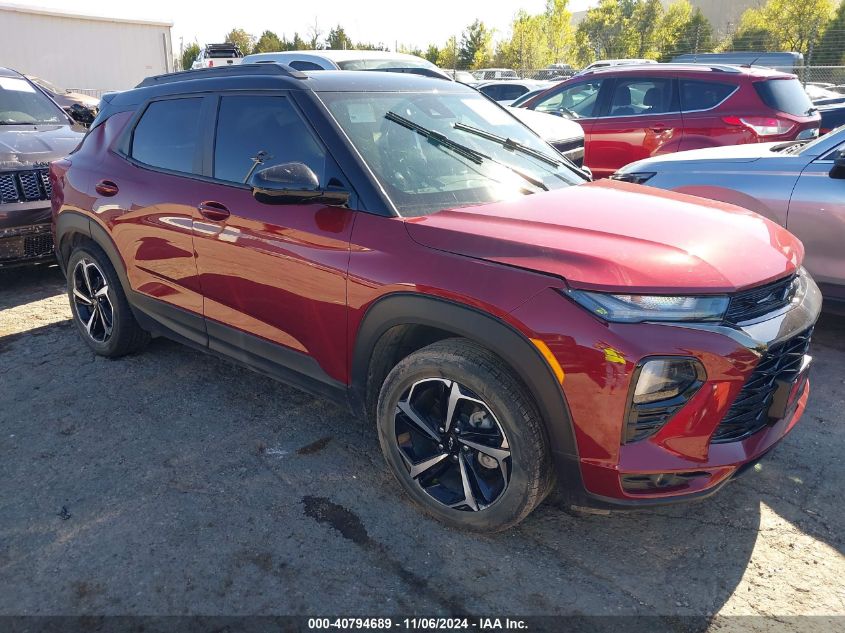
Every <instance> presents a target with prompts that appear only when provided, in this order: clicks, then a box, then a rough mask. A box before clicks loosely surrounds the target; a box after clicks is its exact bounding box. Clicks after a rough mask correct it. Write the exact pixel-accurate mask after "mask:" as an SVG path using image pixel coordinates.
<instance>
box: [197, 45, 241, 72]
mask: <svg viewBox="0 0 845 633" xmlns="http://www.w3.org/2000/svg"><path fill="white" fill-rule="evenodd" d="M243 58H244V54H243V53H242V52H241V49H239V48H238V46H237V44H228V43H226V44H206V45H205V48H203V49H202V50H201V51H200V54H199V57H197V58H196V60H194V63H193V64H191V69H192V70H196V69H198V68H216V67H218V66H232V65H235V64H240V63H241V62H242V61H243Z"/></svg>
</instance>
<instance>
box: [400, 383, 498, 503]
mask: <svg viewBox="0 0 845 633" xmlns="http://www.w3.org/2000/svg"><path fill="white" fill-rule="evenodd" d="M394 429H395V437H396V443H397V445H398V448H399V454H400V455H401V456H402V460H403V461H404V462H405V466H406V468H407V469H408V474H409V475H410V477H411V479H413V480H414V482H415V483H416V484H417V485H418V486H419V487H420V488H421V489H422V490H423V491H424V492H425V493H426V494H427V495H429V496H430V497H431V498H432V499H434V500H435V501H436V502H438V503H440V504H442V505H444V506H446V507H449V508H454V509H456V510H462V511H469V512H477V511H480V510H484V509H485V508H488V507H489V506H491V505H492V504H493V503H495V502H496V501H497V500H498V499H500V498H501V496H502V494H504V492H505V490H506V489H507V487H508V482H509V481H510V473H511V451H510V445H509V443H508V439H507V437H506V436H505V433H504V431H503V429H502V426H501V424H499V421H498V420H497V419H496V416H495V415H493V412H492V411H491V409H490V407H489V406H488V405H487V404H486V403H485V402H484V401H483V400H482V399H481V398H479V396H478V395H476V394H475V393H474V392H473V391H471V390H470V389H468V388H467V387H465V386H463V385H461V384H459V383H458V382H456V381H453V380H448V379H445V378H427V379H424V380H420V381H418V382H416V383H414V384H413V385H411V387H410V388H409V389H408V390H407V391H406V392H405V393H404V394H402V397H401V398H400V399H399V402H398V403H397V405H396V411H395V414H394Z"/></svg>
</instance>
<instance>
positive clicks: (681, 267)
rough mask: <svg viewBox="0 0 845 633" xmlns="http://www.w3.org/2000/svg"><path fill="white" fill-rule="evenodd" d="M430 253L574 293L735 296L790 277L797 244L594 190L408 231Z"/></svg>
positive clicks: (730, 210)
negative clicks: (510, 271)
mask: <svg viewBox="0 0 845 633" xmlns="http://www.w3.org/2000/svg"><path fill="white" fill-rule="evenodd" d="M406 226H407V228H408V232H409V233H410V235H411V238H412V239H414V240H415V241H416V242H418V243H420V244H422V245H425V246H427V247H430V248H434V249H438V250H442V251H447V252H451V253H456V254H460V255H465V256H468V257H473V258H477V259H482V260H487V261H492V262H498V263H501V264H505V265H509V266H516V267H520V268H526V269H530V270H536V271H539V272H543V273H548V274H551V275H555V276H558V277H562V278H564V279H566V281H567V282H568V283H569V284H570V285H571V286H572V287H574V288H583V289H593V290H620V289H625V290H626V291H631V292H635V291H636V292H658V293H660V292H701V293H717V292H733V291H736V290H738V289H741V288H746V287H749V286H753V285H757V284H760V283H764V282H767V281H770V280H773V279H777V278H779V277H782V276H784V275H786V274H788V273H791V272H793V271H794V270H796V269H797V268H798V266H800V263H801V261H802V260H803V256H804V250H803V246H802V245H801V242H799V241H798V239H797V238H795V237H794V236H793V235H792V234H791V233H789V232H787V231H786V230H785V229H783V228H782V227H780V226H779V225H777V224H774V223H773V222H770V221H769V220H766V219H765V218H763V217H761V216H759V215H757V214H755V213H752V212H751V211H746V210H745V209H740V208H739V207H734V206H732V205H728V204H724V203H720V202H715V201H711V200H704V199H701V198H695V197H692V196H685V195H683V194H677V193H673V192H668V191H661V190H656V189H651V188H646V187H641V186H637V185H631V184H628V183H623V182H614V181H601V182H594V183H588V184H585V185H580V186H573V187H568V188H566V189H560V190H556V191H552V192H547V193H540V194H534V195H530V196H523V197H520V198H518V199H514V200H509V201H504V202H498V203H493V204H486V205H481V206H474V207H463V208H459V209H453V210H446V211H441V212H439V213H435V214H433V215H430V216H425V217H421V218H410V219H408V220H407V222H406Z"/></svg>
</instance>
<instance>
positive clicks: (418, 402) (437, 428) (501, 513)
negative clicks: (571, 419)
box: [377, 338, 551, 532]
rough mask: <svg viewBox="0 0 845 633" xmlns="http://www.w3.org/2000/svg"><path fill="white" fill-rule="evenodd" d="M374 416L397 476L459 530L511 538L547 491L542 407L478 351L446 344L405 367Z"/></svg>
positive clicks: (458, 342)
mask: <svg viewBox="0 0 845 633" xmlns="http://www.w3.org/2000/svg"><path fill="white" fill-rule="evenodd" d="M377 416H378V419H377V423H378V433H379V442H380V444H381V448H382V452H383V453H384V456H385V459H386V460H387V463H388V465H389V466H390V468H391V470H392V471H393V474H394V476H395V477H396V478H397V479H398V480H399V483H400V484H401V485H402V487H403V488H404V489H405V490H406V492H407V493H408V494H409V495H410V496H411V498H412V499H413V500H414V501H415V502H416V503H417V504H419V505H420V506H421V507H422V508H423V509H424V510H425V511H426V512H428V513H429V514H431V515H433V516H434V517H435V518H437V519H439V520H440V521H442V522H444V523H447V524H449V525H451V526H453V527H457V528H461V529H467V530H473V531H479V532H495V531H500V530H504V529H507V528H509V527H511V526H513V525H515V524H517V523H519V522H520V521H521V520H522V519H523V518H525V517H526V516H527V515H528V514H529V513H530V512H531V511H532V510H533V509H534V508H535V507H536V506H537V504H539V503H540V502H541V501H542V500H543V498H544V497H545V495H546V493H547V492H548V490H549V489H550V488H551V486H550V478H551V467H550V459H549V451H548V447H547V445H546V439H545V435H544V432H543V427H542V422H541V418H540V415H539V414H538V412H537V409H536V406H535V405H534V403H533V401H532V400H531V397H530V396H529V395H528V394H527V393H526V389H525V387H524V386H523V385H522V384H521V382H520V381H519V380H518V379H517V378H516V377H515V376H514V374H513V373H512V371H511V370H510V368H509V367H508V366H507V365H506V364H505V363H504V361H502V359H500V358H499V357H498V356H496V355H495V354H493V353H492V352H491V351H490V350H488V349H486V348H484V347H482V346H481V345H478V344H477V343H474V342H472V341H469V340H466V339H459V338H452V339H446V340H442V341H438V342H437V343H433V344H432V345H429V346H427V347H425V348H423V349H421V350H419V351H417V352H414V353H413V354H411V355H410V356H408V357H406V358H405V359H403V360H402V361H401V362H400V363H399V364H398V365H397V366H396V367H394V368H393V370H392V371H391V372H390V374H388V376H387V379H386V380H385V382H384V385H383V386H382V388H381V392H380V394H379V401H378V408H377Z"/></svg>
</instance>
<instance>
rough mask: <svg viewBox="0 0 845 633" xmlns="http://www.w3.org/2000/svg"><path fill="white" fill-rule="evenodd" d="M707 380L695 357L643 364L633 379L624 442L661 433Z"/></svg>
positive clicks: (655, 359) (650, 360) (676, 357)
mask: <svg viewBox="0 0 845 633" xmlns="http://www.w3.org/2000/svg"><path fill="white" fill-rule="evenodd" d="M705 378H706V375H705V372H704V367H702V365H701V363H700V362H698V360H697V359H695V358H685V357H682V356H669V357H660V358H649V359H646V360H644V361H643V362H641V363H640V365H639V366H638V367H637V369H636V370H635V371H634V375H633V377H632V379H631V385H632V386H631V393H630V395H629V398H628V412H627V415H626V417H625V425H624V428H623V430H622V443H623V444H627V443H630V442H636V441H638V440H642V439H645V438H646V437H649V436H650V435H654V434H655V433H657V432H658V431H659V430H660V429H661V428H663V427H664V426H665V425H666V423H667V422H669V420H670V419H672V416H674V415H675V414H676V413H677V412H678V411H679V410H680V409H681V407H683V406H684V405H685V404H686V403H687V402H688V401H689V400H690V398H692V396H693V395H695V393H696V392H697V391H698V390H699V388H701V385H702V384H703V383H704V380H705Z"/></svg>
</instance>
